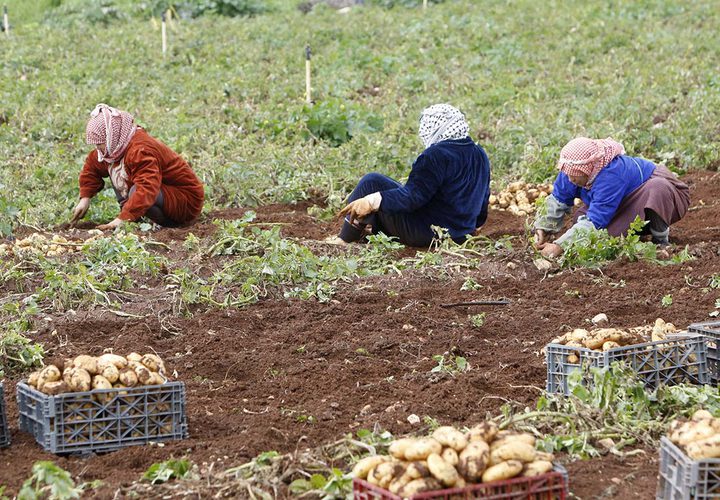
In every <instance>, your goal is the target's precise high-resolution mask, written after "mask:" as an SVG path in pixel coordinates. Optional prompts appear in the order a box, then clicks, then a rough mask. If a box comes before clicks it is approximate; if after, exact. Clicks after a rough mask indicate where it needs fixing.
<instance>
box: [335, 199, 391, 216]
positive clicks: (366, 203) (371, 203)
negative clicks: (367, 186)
mask: <svg viewBox="0 0 720 500" xmlns="http://www.w3.org/2000/svg"><path fill="white" fill-rule="evenodd" d="M381 200H382V197H381V196H380V193H373V194H369V195H367V196H365V197H363V198H358V199H357V200H355V201H353V202H351V203H348V204H347V206H346V207H345V208H343V209H342V210H340V212H339V213H338V217H342V216H344V215H348V214H349V215H350V221H351V222H352V221H353V220H356V219H362V218H364V217H367V216H368V215H370V214H371V213H373V212H377V210H378V208H380V201H381Z"/></svg>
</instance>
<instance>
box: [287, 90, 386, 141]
mask: <svg viewBox="0 0 720 500" xmlns="http://www.w3.org/2000/svg"><path fill="white" fill-rule="evenodd" d="M297 120H298V121H301V122H302V123H303V124H304V125H305V127H306V129H307V132H308V135H309V136H312V137H316V138H318V139H321V140H324V141H327V142H328V143H329V144H330V145H332V146H340V145H341V144H344V143H346V142H348V141H349V140H350V139H352V138H353V137H354V136H355V135H356V134H357V133H358V132H359V131H365V132H377V131H379V130H381V129H382V119H381V118H379V117H378V116H375V115H373V114H371V113H368V112H367V111H365V110H363V109H362V108H361V107H360V106H357V105H351V104H346V103H345V102H342V101H341V100H339V99H327V100H323V101H322V102H320V103H318V104H314V105H308V106H305V107H304V108H303V109H302V114H301V115H300V116H299V117H298V118H297Z"/></svg>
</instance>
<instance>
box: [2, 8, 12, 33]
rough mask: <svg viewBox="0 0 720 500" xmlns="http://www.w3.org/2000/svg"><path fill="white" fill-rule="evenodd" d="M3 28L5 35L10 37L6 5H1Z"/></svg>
mask: <svg viewBox="0 0 720 500" xmlns="http://www.w3.org/2000/svg"><path fill="white" fill-rule="evenodd" d="M3 27H4V28H5V34H6V35H7V36H10V20H9V19H8V13H7V5H3Z"/></svg>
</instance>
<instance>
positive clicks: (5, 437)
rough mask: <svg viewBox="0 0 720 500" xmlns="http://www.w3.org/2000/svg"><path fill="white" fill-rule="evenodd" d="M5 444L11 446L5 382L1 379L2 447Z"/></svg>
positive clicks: (0, 418)
mask: <svg viewBox="0 0 720 500" xmlns="http://www.w3.org/2000/svg"><path fill="white" fill-rule="evenodd" d="M5 446H10V430H9V429H8V426H7V416H6V415H5V389H4V388H3V382H2V381H0V448H4V447H5Z"/></svg>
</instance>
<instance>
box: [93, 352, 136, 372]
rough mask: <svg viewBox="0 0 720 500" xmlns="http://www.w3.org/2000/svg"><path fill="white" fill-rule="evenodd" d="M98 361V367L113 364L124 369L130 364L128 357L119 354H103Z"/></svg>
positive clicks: (119, 368)
mask: <svg viewBox="0 0 720 500" xmlns="http://www.w3.org/2000/svg"><path fill="white" fill-rule="evenodd" d="M97 362H98V367H101V366H102V367H105V366H108V365H113V366H114V367H115V368H117V369H118V370H122V369H123V368H125V367H127V364H128V360H127V359H125V358H124V357H122V356H119V355H117V354H103V355H102V356H100V357H99V358H98V360H97Z"/></svg>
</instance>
